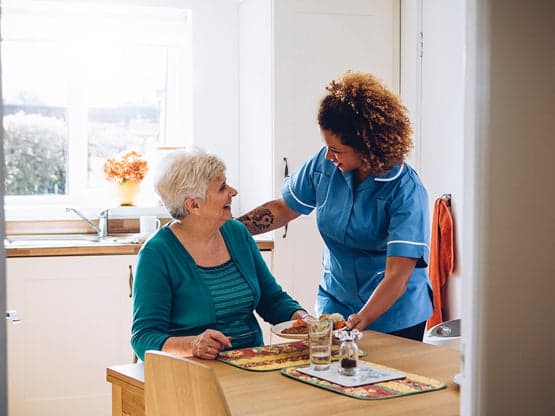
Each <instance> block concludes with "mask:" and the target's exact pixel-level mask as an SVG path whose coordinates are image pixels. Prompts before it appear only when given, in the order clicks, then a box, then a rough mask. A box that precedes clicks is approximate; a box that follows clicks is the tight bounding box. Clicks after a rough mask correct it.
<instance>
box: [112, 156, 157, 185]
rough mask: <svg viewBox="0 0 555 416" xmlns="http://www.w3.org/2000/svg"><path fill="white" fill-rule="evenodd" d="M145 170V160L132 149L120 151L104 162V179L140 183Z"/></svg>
mask: <svg viewBox="0 0 555 416" xmlns="http://www.w3.org/2000/svg"><path fill="white" fill-rule="evenodd" d="M147 170H148V164H147V161H146V160H145V159H144V158H143V156H142V155H141V154H140V153H138V152H136V151H134V150H130V151H128V152H125V153H122V154H120V155H119V156H117V157H110V158H108V159H106V162H104V175H105V176H106V179H108V180H109V181H114V182H117V183H125V182H133V183H140V182H141V181H142V180H143V179H144V177H145V175H146V172H147Z"/></svg>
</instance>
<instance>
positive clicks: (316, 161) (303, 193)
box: [281, 148, 325, 215]
mask: <svg viewBox="0 0 555 416" xmlns="http://www.w3.org/2000/svg"><path fill="white" fill-rule="evenodd" d="M324 150H325V148H323V149H322V150H320V151H319V152H318V153H317V154H316V155H314V157H312V158H311V159H309V160H307V161H306V162H305V163H304V164H303V165H302V166H301V167H300V168H299V170H297V171H296V172H295V173H293V174H292V175H291V176H288V177H286V178H285V179H284V180H283V185H282V188H281V195H282V197H283V200H284V201H285V203H286V204H287V206H288V207H289V208H291V209H292V210H294V211H296V212H299V213H301V214H305V215H307V214H310V213H311V212H312V210H313V209H314V208H316V182H315V181H314V177H315V174H317V172H318V171H319V170H320V168H321V163H322V160H324V159H323V153H322V152H323V151H324Z"/></svg>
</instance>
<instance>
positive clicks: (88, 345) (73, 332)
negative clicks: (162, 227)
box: [6, 255, 136, 416]
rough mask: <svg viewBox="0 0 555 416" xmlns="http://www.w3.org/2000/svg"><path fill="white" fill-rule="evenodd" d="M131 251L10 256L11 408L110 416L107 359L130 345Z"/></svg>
mask: <svg viewBox="0 0 555 416" xmlns="http://www.w3.org/2000/svg"><path fill="white" fill-rule="evenodd" d="M135 259H136V256H135V255H107V256H67V257H27V258H8V259H7V273H6V275H7V307H8V309H13V310H16V311H17V312H18V315H19V318H21V320H22V322H21V323H20V324H17V325H8V328H7V329H8V331H7V338H8V398H9V416H35V415H36V416H39V415H40V416H59V415H64V414H74V415H80V416H109V415H110V414H111V404H110V403H111V389H110V385H109V384H108V383H107V382H106V381H105V378H106V376H105V372H106V367H107V366H110V365H114V364H122V363H129V362H131V359H132V350H131V346H130V343H129V338H130V328H131V298H130V296H129V295H130V288H129V272H130V269H129V267H130V266H131V267H134V266H135Z"/></svg>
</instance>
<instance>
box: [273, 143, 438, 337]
mask: <svg viewBox="0 0 555 416" xmlns="http://www.w3.org/2000/svg"><path fill="white" fill-rule="evenodd" d="M325 154H326V147H324V148H322V149H321V150H320V151H319V152H318V153H317V154H316V155H314V157H313V158H312V159H309V160H308V161H307V162H305V163H304V164H303V166H301V168H300V169H299V170H298V171H296V172H295V173H294V174H292V175H291V176H290V177H287V178H286V179H285V180H284V182H283V189H282V195H283V199H284V200H285V202H286V204H287V205H288V206H289V207H290V208H291V209H293V210H295V211H296V212H299V213H301V214H309V213H311V212H312V210H313V209H314V208H316V218H317V224H318V230H319V231H320V234H321V236H322V238H323V240H324V243H325V245H324V252H323V258H322V261H323V275H322V279H321V281H320V285H319V287H318V303H317V313H318V314H321V313H333V312H339V313H341V314H343V316H345V317H347V316H349V315H350V314H352V313H356V312H358V311H359V310H360V309H361V308H362V307H363V306H364V304H365V303H366V301H368V299H369V298H370V296H371V295H372V292H373V291H374V290H375V289H376V287H377V286H378V284H379V283H380V282H381V280H382V279H383V277H384V272H385V262H386V257H387V256H401V257H411V258H416V259H418V260H417V264H416V267H415V269H414V272H413V273H412V275H411V277H410V279H409V281H408V286H407V290H406V292H405V293H404V295H403V296H402V297H401V298H400V299H398V300H397V301H396V302H395V304H393V305H392V306H391V308H390V309H389V310H388V311H386V312H385V313H384V314H383V315H382V316H381V317H379V318H378V319H377V320H376V321H374V322H373V323H372V324H371V325H370V326H369V327H368V329H372V330H375V331H380V332H393V331H397V330H400V329H404V328H408V327H411V326H413V325H416V324H418V323H420V322H423V321H425V320H427V319H428V318H429V317H430V315H431V314H432V302H431V299H430V294H429V287H430V283H429V278H428V275H427V269H426V268H427V263H428V256H429V247H428V241H429V228H430V226H429V216H428V196H427V192H426V189H425V188H424V186H423V185H422V183H421V181H420V179H419V177H418V174H417V173H416V172H415V171H414V169H412V168H411V167H410V166H408V165H407V164H406V163H404V164H402V165H400V166H395V167H394V168H393V169H392V170H391V171H390V172H388V173H386V174H384V175H381V176H369V177H368V178H366V179H365V180H364V181H363V182H361V183H360V184H358V186H356V187H355V186H354V184H353V173H352V172H346V173H342V172H341V171H340V170H339V169H337V168H336V167H335V165H334V164H333V163H332V162H330V161H329V160H326V159H325Z"/></svg>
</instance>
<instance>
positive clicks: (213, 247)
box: [131, 149, 306, 359]
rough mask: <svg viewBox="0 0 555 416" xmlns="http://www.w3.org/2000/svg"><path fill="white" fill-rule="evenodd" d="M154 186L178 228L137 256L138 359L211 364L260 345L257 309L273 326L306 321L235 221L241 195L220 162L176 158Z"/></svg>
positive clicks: (197, 154)
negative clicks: (165, 355)
mask: <svg viewBox="0 0 555 416" xmlns="http://www.w3.org/2000/svg"><path fill="white" fill-rule="evenodd" d="M154 185H155V189H156V192H157V193H158V194H159V196H160V198H161V200H162V202H163V203H164V205H165V207H166V208H167V210H168V211H169V213H170V215H171V216H172V218H173V221H171V222H170V223H168V224H166V225H165V226H163V227H162V228H160V230H158V232H157V233H156V234H154V235H153V236H152V237H151V238H150V239H149V240H148V241H147V242H146V243H145V244H144V246H143V247H142V248H141V250H140V252H139V256H138V261H137V267H136V273H135V281H134V284H133V326H132V337H131V343H132V345H133V348H134V350H135V352H136V354H137V355H138V356H139V357H140V358H141V359H143V357H144V353H145V351H146V350H149V349H154V350H161V351H166V352H170V353H173V354H178V355H182V356H196V357H200V358H203V359H214V358H215V357H216V356H217V355H218V353H219V352H220V351H221V350H223V349H229V348H232V347H233V348H242V347H247V346H255V345H262V343H263V340H262V332H261V329H260V326H259V325H258V322H257V320H256V318H255V316H254V314H253V311H254V310H256V311H257V313H258V314H259V315H260V316H261V317H262V318H263V319H265V320H266V321H268V322H270V323H272V324H276V323H279V322H283V321H288V320H293V319H297V318H301V317H303V315H305V314H306V311H305V310H304V309H303V308H302V307H301V306H300V305H299V303H298V302H297V301H295V300H294V299H293V298H291V296H289V295H288V294H287V293H286V292H284V291H283V289H282V288H281V286H280V285H279V284H278V283H277V282H276V280H275V278H274V276H273V275H272V274H271V272H270V270H269V269H268V267H267V266H266V263H265V262H264V259H263V258H262V256H261V254H260V251H259V250H258V247H257V245H256V243H255V241H254V240H253V238H252V236H251V234H250V233H249V232H248V231H247V229H246V228H245V226H244V225H243V224H242V223H241V222H239V221H236V220H233V219H232V214H231V200H232V198H233V197H234V196H235V195H237V190H236V189H234V188H233V187H231V186H230V185H228V184H227V183H226V177H225V165H224V163H223V162H222V161H221V160H220V159H219V158H218V157H216V156H214V155H211V154H208V153H206V152H204V151H202V150H199V149H196V150H184V151H174V152H172V153H170V154H168V155H167V156H166V157H165V158H163V159H162V160H161V162H160V164H159V167H158V170H157V172H156V174H155V178H154Z"/></svg>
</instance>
